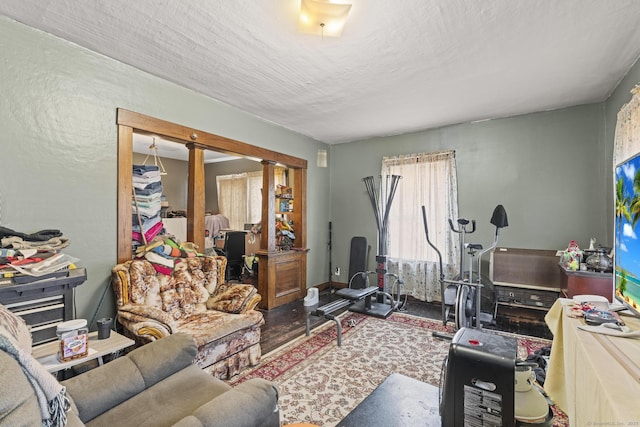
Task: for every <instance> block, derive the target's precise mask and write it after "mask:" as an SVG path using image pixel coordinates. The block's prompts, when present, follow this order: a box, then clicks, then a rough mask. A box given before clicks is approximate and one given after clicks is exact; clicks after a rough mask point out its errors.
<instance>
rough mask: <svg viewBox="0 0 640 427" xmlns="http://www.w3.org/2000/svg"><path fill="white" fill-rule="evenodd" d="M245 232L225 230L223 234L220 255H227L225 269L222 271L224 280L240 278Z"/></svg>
mask: <svg viewBox="0 0 640 427" xmlns="http://www.w3.org/2000/svg"><path fill="white" fill-rule="evenodd" d="M244 245H245V232H244V231H227V232H225V236H224V247H223V249H222V255H224V256H225V257H227V269H226V271H225V273H224V279H225V281H226V282H229V281H230V280H241V279H242V266H243V265H244V258H243V257H244V252H245V247H244Z"/></svg>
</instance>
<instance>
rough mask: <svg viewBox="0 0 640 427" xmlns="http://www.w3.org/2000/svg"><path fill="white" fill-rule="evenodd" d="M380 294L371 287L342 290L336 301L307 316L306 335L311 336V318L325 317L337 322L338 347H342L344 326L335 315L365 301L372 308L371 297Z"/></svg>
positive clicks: (337, 293)
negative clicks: (336, 312)
mask: <svg viewBox="0 0 640 427" xmlns="http://www.w3.org/2000/svg"><path fill="white" fill-rule="evenodd" d="M376 292H378V287H377V286H369V287H368V288H364V289H353V288H342V289H338V290H337V291H336V295H338V296H339V297H341V298H340V299H337V300H335V301H331V302H330V303H327V304H325V305H323V306H320V307H318V308H316V309H315V310H313V311H310V312H309V313H308V314H307V329H306V333H307V336H309V333H310V332H311V316H316V317H321V316H324V318H325V319H327V320H333V321H334V322H336V327H337V328H338V347H340V346H341V345H342V325H341V324H340V321H339V320H338V319H337V318H336V316H334V315H333V313H334V312H335V311H338V310H340V309H342V308H345V307H349V306H350V305H352V304H353V303H355V302H357V301H360V300H362V299H364V301H365V307H369V308H371V297H372V296H373V295H375V294H376Z"/></svg>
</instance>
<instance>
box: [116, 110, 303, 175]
mask: <svg viewBox="0 0 640 427" xmlns="http://www.w3.org/2000/svg"><path fill="white" fill-rule="evenodd" d="M117 123H118V125H123V126H128V127H130V128H133V129H135V130H137V131H142V132H143V133H152V134H154V135H162V136H165V137H169V138H170V139H175V140H176V142H182V143H183V144H186V143H188V142H197V143H198V144H199V145H202V146H204V147H206V148H209V149H212V150H215V151H220V152H222V153H229V154H239V155H242V156H247V157H256V158H258V159H262V160H269V161H272V162H275V163H282V164H285V165H287V166H289V167H293V168H304V169H306V168H307V161H306V160H304V159H301V158H299V157H294V156H289V155H287V154H282V153H278V152H277V151H271V150H267V149H266V148H261V147H256V146H255V145H250V144H247V143H245V142H241V141H236V140H235V139H230V138H225V137H224V136H220V135H215V134H212V133H208V132H204V131H201V130H198V129H193V128H188V127H185V126H182V125H177V124H175V123H171V122H167V121H164V120H160V119H156V118H153V117H149V116H145V115H143V114H140V113H135V112H133V111H129V110H124V109H122V108H118V111H117Z"/></svg>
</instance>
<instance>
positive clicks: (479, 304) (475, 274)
mask: <svg viewBox="0 0 640 427" xmlns="http://www.w3.org/2000/svg"><path fill="white" fill-rule="evenodd" d="M422 220H423V223H424V231H425V236H426V238H427V243H428V244H429V246H431V247H432V248H433V249H434V250H435V251H436V254H437V256H438V263H439V264H438V265H439V268H440V272H439V281H440V292H441V299H442V322H443V324H444V325H446V324H447V321H448V319H449V317H450V314H451V312H452V311H453V313H454V320H455V325H456V329H460V328H462V327H469V326H471V323H472V321H473V320H474V319H475V326H476V328H478V329H480V328H481V327H482V323H493V322H494V321H495V317H496V312H497V302H496V298H495V293H494V291H493V284H492V283H491V282H490V281H489V280H488V279H486V278H484V279H483V277H482V274H481V271H482V269H481V267H482V256H483V255H484V254H485V253H487V252H489V251H491V250H493V249H494V248H495V247H496V246H497V245H498V235H499V232H500V229H501V228H504V227H507V226H508V225H509V222H508V221H507V213H506V211H505V210H504V207H503V206H502V205H498V206H496V207H495V209H494V210H493V214H492V215H491V220H490V222H491V224H493V225H494V226H495V227H496V233H495V239H494V242H493V244H492V245H491V246H490V247H489V248H487V249H484V250H483V248H482V245H480V244H475V243H467V242H466V235H467V234H471V233H473V232H475V230H476V222H475V220H471V221H469V220H467V219H465V218H458V219H457V220H456V223H457V228H456V226H455V225H454V223H453V221H452V220H451V219H449V227H450V228H451V231H453V232H454V233H457V234H458V235H459V236H460V237H459V238H460V273H459V274H458V276H457V277H455V278H454V279H453V280H447V279H445V277H444V271H443V266H442V255H441V253H440V251H439V250H438V249H437V248H436V247H435V245H434V244H433V243H432V242H431V241H430V240H429V229H428V226H427V214H426V208H425V206H422ZM465 251H467V254H468V255H469V270H468V271H465V262H464V261H465ZM475 256H477V257H478V258H477V267H476V269H475V271H474V265H473V264H474V257H475Z"/></svg>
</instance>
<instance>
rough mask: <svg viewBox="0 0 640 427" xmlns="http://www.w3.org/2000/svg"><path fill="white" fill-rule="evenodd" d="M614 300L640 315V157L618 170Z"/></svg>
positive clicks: (623, 163) (616, 174)
mask: <svg viewBox="0 0 640 427" xmlns="http://www.w3.org/2000/svg"><path fill="white" fill-rule="evenodd" d="M615 193H616V197H615V215H614V216H615V291H614V292H615V298H616V299H617V300H618V301H620V302H622V303H623V304H624V305H625V306H627V307H628V308H629V309H631V310H632V311H634V312H635V313H636V314H637V315H640V155H636V156H635V157H631V158H630V159H628V160H625V161H624V162H622V163H620V164H619V165H618V166H616V169H615Z"/></svg>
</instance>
